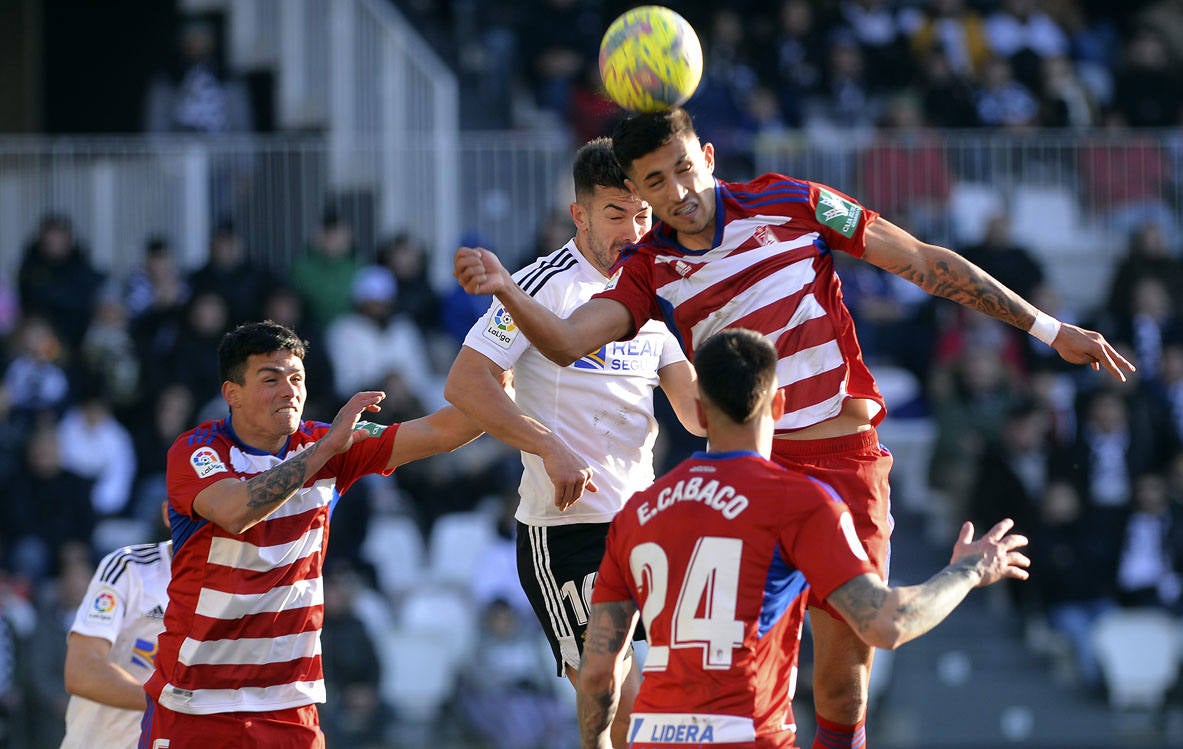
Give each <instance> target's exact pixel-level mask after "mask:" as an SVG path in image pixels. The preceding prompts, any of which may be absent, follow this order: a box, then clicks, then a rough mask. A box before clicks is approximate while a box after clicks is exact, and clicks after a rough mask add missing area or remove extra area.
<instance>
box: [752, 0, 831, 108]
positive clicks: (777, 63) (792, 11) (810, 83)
mask: <svg viewBox="0 0 1183 749" xmlns="http://www.w3.org/2000/svg"><path fill="white" fill-rule="evenodd" d="M820 12H821V9H820V8H819V7H818V6H816V5H815V4H814V3H812V2H810V0H784V1H783V2H782V3H781V5H780V12H779V14H778V15H777V18H778V21H779V25H778V26H777V29H776V32H775V34H774V36H773V39H772V42H771V44H769V45H767V46H764V47H762V48H761V49H763V50H764V51H765V53H766V54H767V55H768V58H766V59H765V60H764V61H763V63H762V65H761V72H762V73H764V74H766V75H772V76H773V79H772V80H773V83H772V84H771V85H772V86H773V87H774V90H775V92H776V95H777V99H778V101H779V103H780V108H781V113H782V114H783V115H784V118H785V123H786V124H787V125H789V126H790V127H800V126H801V124H802V122H803V120H804V112H803V108H804V104H805V101H806V100H807V99H808V98H809V97H811V96H813V95H814V94H816V93H817V91H818V89H819V87H820V86H821V83H822V73H823V70H824V68H825V65H826V42H825V36H824V34H822V33H821V26H822V24H821V23H820V22H819V19H818V17H817V16H818V14H819V13H820Z"/></svg>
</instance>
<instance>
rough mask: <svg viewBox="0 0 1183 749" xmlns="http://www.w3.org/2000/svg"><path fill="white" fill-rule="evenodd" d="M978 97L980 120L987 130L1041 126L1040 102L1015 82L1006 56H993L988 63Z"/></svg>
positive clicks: (978, 90) (1021, 84)
mask: <svg viewBox="0 0 1183 749" xmlns="http://www.w3.org/2000/svg"><path fill="white" fill-rule="evenodd" d="M975 98H976V108H977V115H978V121H979V122H980V123H981V124H983V125H986V126H988V127H1006V128H1023V127H1031V126H1033V125H1036V124H1037V123H1038V119H1039V100H1038V99H1036V98H1035V94H1033V93H1032V92H1031V89H1030V88H1028V87H1027V86H1026V85H1025V84H1023V83H1022V82H1020V81H1018V80H1015V77H1014V73H1013V71H1012V70H1011V63H1010V61H1009V60H1007V59H1006V58H1005V57H991V58H990V59H989V60H988V61H987V62H986V68H985V70H984V71H983V73H982V77H981V84H980V85H979V86H978V89H977V93H976V97H975Z"/></svg>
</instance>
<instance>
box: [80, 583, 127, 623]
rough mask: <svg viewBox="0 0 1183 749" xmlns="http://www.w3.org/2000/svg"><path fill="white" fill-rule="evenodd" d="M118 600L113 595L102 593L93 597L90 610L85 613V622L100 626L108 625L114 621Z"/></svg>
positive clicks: (106, 592)
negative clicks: (95, 623) (96, 623)
mask: <svg viewBox="0 0 1183 749" xmlns="http://www.w3.org/2000/svg"><path fill="white" fill-rule="evenodd" d="M118 605H119V600H118V599H117V598H115V595H114V594H113V593H110V592H108V591H103V592H102V593H99V594H98V595H97V596H95V597H94V600H93V601H92V602H91V604H90V610H89V611H87V612H86V620H87V621H90V622H98V623H100V624H110V623H111V622H113V621H115V609H116V607H117V606H118Z"/></svg>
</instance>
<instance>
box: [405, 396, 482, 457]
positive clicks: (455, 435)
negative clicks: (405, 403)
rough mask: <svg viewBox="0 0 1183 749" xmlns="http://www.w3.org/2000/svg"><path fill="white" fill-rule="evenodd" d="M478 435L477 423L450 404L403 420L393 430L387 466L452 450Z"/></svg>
mask: <svg viewBox="0 0 1183 749" xmlns="http://www.w3.org/2000/svg"><path fill="white" fill-rule="evenodd" d="M480 436H481V428H480V426H479V425H478V424H477V423H476V422H475V421H473V420H472V419H470V418H468V416H466V415H465V414H464V412H462V411H460V410H459V409H457V408H455V407H454V406H444V407H443V408H441V409H439V410H438V411H435V412H433V413H429V414H427V415H426V416H421V417H419V418H418V419H412V420H411V421H404V422H403V423H402V424H400V425H399V427H398V431H397V432H395V433H394V444H393V445H391V447H390V460H389V461H388V462H387V463H386V467H387V468H397V467H398V466H401V465H403V464H404V463H410V462H411V461H413V460H419V459H421V458H427V457H430V456H432V455H436V454H438V453H448V452H452V451H453V450H455V449H456V448H458V447H462V446H464V445H467V444H468V443H469V442H472V441H473V440H474V439H476V438H477V437H480Z"/></svg>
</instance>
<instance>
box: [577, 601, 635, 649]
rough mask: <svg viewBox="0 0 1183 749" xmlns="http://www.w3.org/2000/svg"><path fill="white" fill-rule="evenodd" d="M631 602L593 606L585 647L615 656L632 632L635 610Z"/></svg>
mask: <svg viewBox="0 0 1183 749" xmlns="http://www.w3.org/2000/svg"><path fill="white" fill-rule="evenodd" d="M635 610H636V609H634V608H631V607H630V606H629V604H626V603H621V602H614V603H597V604H594V605H593V606H592V608H591V618H590V619H589V620H588V623H587V637H586V639H585V640H584V642H583V649H584V650H590V651H591V652H593V653H599V654H604V655H612V656H615V655H616V654H617V653H619V652H620V651H621V649H622V648H623V647H624V643H625V642H626V641H627V639H628V636H629V635H630V634H632V623H633V612H634V611H635Z"/></svg>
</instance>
